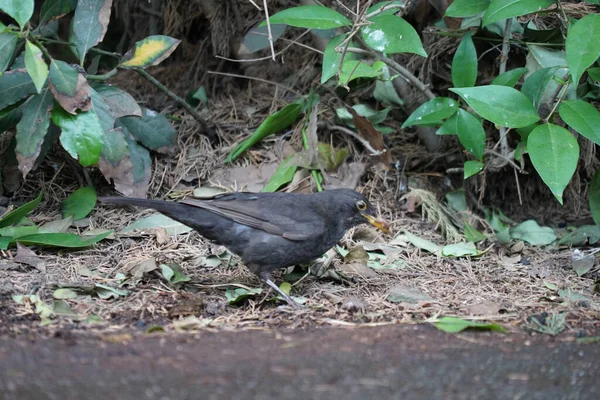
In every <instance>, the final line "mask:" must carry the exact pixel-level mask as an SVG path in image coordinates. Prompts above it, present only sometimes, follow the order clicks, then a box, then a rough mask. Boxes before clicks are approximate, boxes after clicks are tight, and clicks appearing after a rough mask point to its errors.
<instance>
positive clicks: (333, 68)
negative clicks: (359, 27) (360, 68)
mask: <svg viewBox="0 0 600 400" xmlns="http://www.w3.org/2000/svg"><path fill="white" fill-rule="evenodd" d="M346 37H347V35H338V36H336V37H334V38H332V39H331V40H330V41H329V43H327V47H325V52H324V53H323V62H322V65H323V67H322V70H321V83H325V82H327V81H328V80H329V79H331V78H332V77H333V76H335V74H337V72H338V69H339V67H340V61H341V59H342V53H338V52H337V51H335V49H336V47H338V46H339V45H340V44H341V43H342V42H343V41H344V40H345V39H346ZM358 58H359V57H358V55H357V54H356V53H351V52H347V53H346V55H345V56H344V60H357V59H358Z"/></svg>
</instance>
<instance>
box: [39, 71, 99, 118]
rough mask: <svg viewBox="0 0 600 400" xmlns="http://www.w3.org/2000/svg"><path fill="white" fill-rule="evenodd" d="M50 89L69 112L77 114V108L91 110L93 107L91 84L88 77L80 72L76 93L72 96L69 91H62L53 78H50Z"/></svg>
mask: <svg viewBox="0 0 600 400" xmlns="http://www.w3.org/2000/svg"><path fill="white" fill-rule="evenodd" d="M48 85H49V86H50V91H51V92H52V94H53V95H54V98H55V99H56V101H58V104H60V106H61V107H62V108H63V109H64V110H65V111H66V112H68V113H69V114H73V115H76V114H77V109H79V110H81V111H89V110H90V109H91V108H92V96H91V94H90V85H89V84H88V81H87V79H85V77H84V76H83V75H82V74H81V73H79V74H78V75H77V84H76V86H75V94H74V95H72V96H70V95H69V94H68V93H64V92H61V91H60V89H58V88H57V87H56V86H54V84H53V83H52V80H51V79H48Z"/></svg>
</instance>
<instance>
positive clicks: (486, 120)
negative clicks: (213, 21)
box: [261, 0, 600, 223]
mask: <svg viewBox="0 0 600 400" xmlns="http://www.w3.org/2000/svg"><path fill="white" fill-rule="evenodd" d="M591 3H594V4H598V2H597V1H592V2H591ZM553 4H554V5H555V6H556V7H554V8H552V9H548V7H550V6H551V5H553ZM403 11H404V5H403V3H402V2H399V1H384V2H380V3H377V4H374V5H372V6H371V7H369V8H368V9H363V10H361V11H360V12H359V13H358V14H357V15H356V16H355V18H354V21H351V20H350V19H348V18H346V17H345V16H344V15H342V14H340V13H338V12H337V11H334V10H332V9H329V8H327V7H322V6H300V7H294V8H289V9H286V10H283V11H281V12H279V13H276V14H274V15H272V16H271V17H270V19H269V23H270V24H285V25H289V26H294V27H300V28H307V29H313V30H321V31H323V30H331V31H333V32H339V31H337V30H345V32H344V33H342V34H338V35H337V36H333V37H332V39H331V40H330V41H329V44H328V45H327V47H326V49H325V51H324V54H323V68H322V71H321V83H323V84H325V83H326V82H328V81H330V80H331V79H333V78H334V77H335V78H336V79H337V85H338V86H342V87H345V88H348V89H350V87H349V83H350V82H351V81H353V80H356V79H363V80H365V79H367V80H369V79H375V80H376V81H377V85H379V88H380V89H381V87H382V86H381V85H388V86H387V88H388V89H389V88H390V86H389V84H390V83H391V80H393V79H394V78H396V77H398V76H402V77H403V78H404V79H406V80H407V81H409V82H410V83H411V84H412V85H413V86H414V87H416V88H417V89H419V90H421V91H422V92H423V93H424V94H425V95H426V97H427V98H428V99H429V100H428V101H427V102H425V103H424V104H423V105H422V106H420V107H419V108H418V109H416V110H415V111H414V112H413V113H412V115H410V116H409V118H408V119H407V120H406V122H405V123H404V125H403V127H408V126H417V125H421V126H437V127H439V129H438V131H437V134H439V135H456V136H457V137H458V139H459V142H460V143H461V145H462V146H463V147H464V148H465V150H466V152H467V153H468V155H469V156H468V158H470V159H468V160H467V161H466V162H465V164H464V178H465V179H467V178H469V177H471V176H473V175H476V174H478V173H479V172H481V171H482V170H484V169H485V168H486V165H487V162H488V161H490V160H491V159H493V158H497V159H498V160H499V162H498V160H496V162H495V165H496V166H497V165H498V164H501V165H508V164H510V165H512V166H513V167H514V168H517V169H518V170H519V171H521V170H523V168H524V163H525V159H524V158H523V155H524V154H528V155H529V160H530V161H531V164H532V165H533V167H534V168H535V169H536V171H537V172H538V173H539V175H540V177H541V178H542V180H543V181H544V182H545V183H546V185H547V186H548V187H549V189H550V190H551V192H552V193H553V195H554V196H555V197H556V199H557V200H558V201H559V202H560V203H561V204H562V202H563V192H564V189H565V188H566V186H567V185H568V183H569V182H570V180H571V178H572V176H573V174H574V173H575V170H576V167H577V164H578V160H579V144H578V141H577V139H576V137H575V136H574V133H573V132H576V133H578V134H580V135H582V136H583V137H585V138H586V139H588V140H590V141H592V142H594V143H596V144H600V112H599V111H598V110H597V108H596V107H594V106H593V105H592V104H590V102H591V101H594V100H597V99H598V97H599V94H600V90H599V89H600V85H599V81H600V65H599V64H598V58H599V57H600V41H598V40H597V37H598V35H600V14H594V13H592V14H589V15H586V16H584V17H583V18H581V19H579V20H574V19H573V18H570V17H567V15H566V13H565V11H564V10H563V9H562V5H561V2H560V1H553V0H532V1H511V2H506V1H504V0H491V1H478V2H474V1H470V0H456V1H454V2H453V3H452V4H451V5H450V6H449V7H448V9H447V10H446V13H445V15H446V17H454V18H461V19H462V21H461V23H462V26H461V28H460V29H459V30H455V31H451V30H449V29H446V30H439V31H437V32H434V34H439V35H452V36H461V37H462V39H461V42H460V44H459V46H458V48H457V50H456V53H455V55H454V57H453V62H452V69H451V78H452V83H453V86H454V87H452V88H451V89H450V92H451V93H448V95H449V96H453V94H454V95H457V96H458V101H457V100H456V99H455V98H451V97H446V96H435V95H434V94H433V93H432V92H431V91H430V90H429V89H428V88H427V87H426V86H425V85H424V84H423V83H422V82H420V81H419V80H418V79H417V78H416V77H414V76H413V75H412V74H410V72H409V71H407V70H406V69H405V68H404V67H403V66H401V65H399V64H398V63H396V62H395V61H394V60H392V59H390V58H388V56H389V55H390V54H395V53H413V54H417V55H420V56H427V54H426V53H425V50H424V49H423V46H422V44H421V40H420V38H419V36H418V34H417V33H416V32H415V30H414V29H413V28H412V26H411V25H409V24H408V23H407V22H406V21H405V20H404V19H403V18H402V17H401V16H400V15H401V14H402V13H403ZM550 12H555V13H559V15H561V16H562V17H563V18H562V21H563V23H564V26H559V27H557V28H555V29H553V30H546V31H540V30H538V29H537V28H536V26H535V25H534V24H533V23H532V22H529V23H525V24H522V23H520V22H519V21H518V20H517V19H516V18H517V17H520V16H524V15H527V14H530V13H540V14H543V13H550ZM264 25H266V21H265V22H263V23H262V24H261V26H264ZM480 31H487V33H488V37H478V36H476V34H477V32H480ZM561 32H565V34H564V35H563V34H561ZM515 33H517V34H518V35H515ZM278 34H281V32H278ZM489 35H495V36H496V38H491V39H490V38H489ZM474 39H475V40H488V41H493V40H496V41H498V42H501V43H502V52H501V57H500V60H501V62H500V68H499V71H498V74H497V76H496V77H495V78H494V79H493V81H492V82H491V84H489V85H480V86H477V85H476V83H477V78H478V71H479V66H478V59H479V57H481V54H478V52H477V50H476V47H475V45H474ZM511 44H518V45H519V46H521V48H524V49H526V50H528V51H529V55H528V57H527V63H526V65H523V66H520V67H517V68H514V69H512V70H508V71H507V70H506V65H507V62H506V61H507V59H508V58H509V53H510V48H511ZM522 77H524V82H523V84H522V85H521V87H520V89H516V88H515V87H516V86H517V85H518V82H519V81H520V80H521V78H522ZM376 92H377V91H376ZM390 92H393V90H391V91H390V90H387V91H386V90H379V96H382V93H387V94H388V96H386V97H385V99H384V98H383V97H377V95H375V97H376V99H377V100H380V101H384V102H386V103H388V104H393V103H398V104H400V103H401V99H399V97H398V96H397V95H396V96H395V97H394V96H390V95H389V94H390ZM394 94H395V92H394ZM392 99H395V100H392ZM355 107H356V106H355ZM363 107H364V106H363ZM340 110H342V111H341V113H342V114H343V112H345V111H346V110H345V109H340ZM360 115H363V116H366V114H365V111H364V109H363V110H362V111H361V112H360ZM338 116H341V115H340V112H338ZM342 120H343V119H342ZM292 122H293V121H292ZM371 122H373V124H374V125H375V124H376V123H375V122H374V121H371ZM379 122H381V121H379ZM348 125H350V124H348ZM564 126H566V127H567V128H570V129H571V131H569V130H568V129H565V127H564ZM375 127H376V128H378V127H377V126H375ZM358 130H359V131H361V129H360V127H358ZM380 132H381V130H380ZM361 133H363V136H365V135H364V132H361ZM493 137H495V138H496V141H497V144H496V145H492V146H490V145H488V140H489V139H490V138H493ZM509 139H511V140H510V141H509ZM509 143H513V144H514V145H513V147H514V148H511V147H510V144H509ZM496 146H499V148H498V150H496ZM598 182H600V175H598V174H597V175H596V176H595V177H594V179H593V180H592V185H591V188H590V208H591V210H592V214H593V216H594V219H595V221H596V223H600V190H598V187H600V184H599V183H598Z"/></svg>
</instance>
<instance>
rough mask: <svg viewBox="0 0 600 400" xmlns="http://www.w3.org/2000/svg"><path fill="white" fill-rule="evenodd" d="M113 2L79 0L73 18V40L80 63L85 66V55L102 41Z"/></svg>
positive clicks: (107, 0)
mask: <svg viewBox="0 0 600 400" xmlns="http://www.w3.org/2000/svg"><path fill="white" fill-rule="evenodd" d="M112 1H113V0H78V1H77V8H76V9H75V15H74V16H73V22H72V23H73V36H74V37H73V39H74V43H75V47H76V48H77V53H78V55H79V62H80V63H81V65H83V61H84V59H85V55H86V54H87V52H88V51H89V49H91V48H92V47H94V46H96V45H97V44H98V43H100V42H101V41H102V39H103V38H104V35H105V34H106V29H107V28H108V23H109V21H110V12H111V7H112Z"/></svg>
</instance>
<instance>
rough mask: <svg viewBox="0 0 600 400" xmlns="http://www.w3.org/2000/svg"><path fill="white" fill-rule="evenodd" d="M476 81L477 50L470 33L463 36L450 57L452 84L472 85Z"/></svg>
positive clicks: (458, 85)
mask: <svg viewBox="0 0 600 400" xmlns="http://www.w3.org/2000/svg"><path fill="white" fill-rule="evenodd" d="M475 81H477V50H476V49H475V45H474V44H473V38H472V37H471V33H470V32H467V33H465V35H464V36H463V38H462V40H461V41H460V44H459V45H458V48H457V49H456V53H454V58H453V59H452V84H453V85H454V87H472V86H474V85H475Z"/></svg>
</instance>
